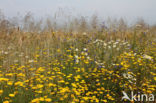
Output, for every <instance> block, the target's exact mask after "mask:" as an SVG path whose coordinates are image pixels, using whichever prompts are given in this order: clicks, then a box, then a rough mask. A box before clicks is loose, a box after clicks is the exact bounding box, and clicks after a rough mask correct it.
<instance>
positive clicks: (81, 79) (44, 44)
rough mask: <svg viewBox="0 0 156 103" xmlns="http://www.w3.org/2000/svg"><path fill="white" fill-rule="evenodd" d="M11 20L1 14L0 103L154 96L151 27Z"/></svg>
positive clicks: (155, 43) (92, 102) (116, 102)
mask: <svg viewBox="0 0 156 103" xmlns="http://www.w3.org/2000/svg"><path fill="white" fill-rule="evenodd" d="M15 21H16V20H15V18H13V19H12V20H8V19H6V18H5V17H4V16H3V15H1V16H0V103H120V102H121V98H122V96H123V94H122V91H125V92H126V93H130V92H131V91H134V92H136V93H137V92H138V91H139V92H140V93H142V94H144V93H146V94H151V93H152V94H156V92H155V91H156V90H155V88H156V26H154V25H153V26H150V25H148V24H146V23H145V22H144V21H143V20H139V21H138V22H136V24H134V25H127V23H126V22H125V21H124V20H123V19H120V20H111V19H109V20H108V21H107V22H105V23H104V22H102V23H100V22H99V21H98V17H96V16H93V17H92V18H91V19H89V20H88V19H86V18H85V17H81V18H80V19H78V18H75V19H73V20H71V21H70V22H68V23H67V24H66V23H65V24H64V25H63V26H58V25H59V24H57V22H56V21H55V20H54V19H50V18H48V19H47V20H45V21H44V22H43V21H41V20H39V21H34V19H33V17H31V15H30V14H27V15H26V16H25V17H24V18H23V21H22V26H19V23H17V22H15ZM20 22H21V21H20ZM125 101H126V100H125ZM127 102H129V103H133V102H135V101H127ZM127 102H126V103H127Z"/></svg>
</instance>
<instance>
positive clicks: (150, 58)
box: [143, 54, 153, 60]
mask: <svg viewBox="0 0 156 103" xmlns="http://www.w3.org/2000/svg"><path fill="white" fill-rule="evenodd" d="M143 58H145V59H148V60H153V59H152V57H151V56H149V55H146V54H144V55H143Z"/></svg>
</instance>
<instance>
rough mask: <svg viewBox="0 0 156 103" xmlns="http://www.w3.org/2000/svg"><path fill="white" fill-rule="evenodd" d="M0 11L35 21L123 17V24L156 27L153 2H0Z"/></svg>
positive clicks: (135, 0)
mask: <svg viewBox="0 0 156 103" xmlns="http://www.w3.org/2000/svg"><path fill="white" fill-rule="evenodd" d="M0 9H1V10H2V11H3V13H4V14H5V15H6V16H7V17H13V16H16V15H17V13H19V14H20V15H24V14H26V12H28V11H30V12H32V13H33V15H34V16H37V17H40V16H41V17H44V16H47V15H54V14H55V13H56V12H62V13H63V12H64V13H66V14H67V15H74V16H79V15H83V16H91V15H93V14H97V15H98V16H99V17H101V18H106V17H113V18H120V17H123V18H124V19H126V20H127V21H134V20H136V19H138V18H144V20H145V21H146V22H148V23H150V24H154V23H156V0H0Z"/></svg>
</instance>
